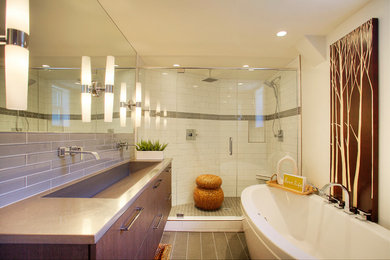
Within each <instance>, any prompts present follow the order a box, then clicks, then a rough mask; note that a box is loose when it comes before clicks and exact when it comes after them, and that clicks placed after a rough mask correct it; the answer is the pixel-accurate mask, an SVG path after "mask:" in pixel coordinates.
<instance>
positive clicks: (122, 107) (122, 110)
mask: <svg viewBox="0 0 390 260" xmlns="http://www.w3.org/2000/svg"><path fill="white" fill-rule="evenodd" d="M126 87H127V86H126V83H125V82H122V84H121V96H120V100H119V101H120V108H119V112H120V121H121V127H125V126H126V114H127V107H126V100H127V96H126V95H127V93H126Z"/></svg>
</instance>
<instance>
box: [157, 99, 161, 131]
mask: <svg viewBox="0 0 390 260" xmlns="http://www.w3.org/2000/svg"><path fill="white" fill-rule="evenodd" d="M160 112H161V108H160V102H157V106H156V129H158V128H160Z"/></svg>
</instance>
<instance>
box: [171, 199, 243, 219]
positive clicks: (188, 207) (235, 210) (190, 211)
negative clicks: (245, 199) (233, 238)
mask: <svg viewBox="0 0 390 260" xmlns="http://www.w3.org/2000/svg"><path fill="white" fill-rule="evenodd" d="M178 213H180V214H184V216H185V217H187V216H242V211H241V202H240V198H239V197H225V199H224V201H223V203H222V206H221V208H219V209H218V210H212V211H209V210H202V209H198V208H197V207H195V205H194V203H188V204H182V205H177V206H174V207H172V209H171V212H170V213H169V216H170V217H176V214H178Z"/></svg>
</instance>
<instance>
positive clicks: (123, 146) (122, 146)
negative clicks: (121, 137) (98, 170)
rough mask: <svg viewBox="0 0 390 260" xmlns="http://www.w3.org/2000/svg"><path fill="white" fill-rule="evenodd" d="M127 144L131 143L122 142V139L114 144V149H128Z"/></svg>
mask: <svg viewBox="0 0 390 260" xmlns="http://www.w3.org/2000/svg"><path fill="white" fill-rule="evenodd" d="M129 146H131V145H129V143H128V142H124V141H119V142H117V143H116V145H115V147H116V149H118V150H123V148H126V150H128V149H129Z"/></svg>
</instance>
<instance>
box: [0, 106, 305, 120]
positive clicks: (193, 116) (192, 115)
mask: <svg viewBox="0 0 390 260" xmlns="http://www.w3.org/2000/svg"><path fill="white" fill-rule="evenodd" d="M149 111H150V116H151V117H155V116H156V115H157V113H156V110H149ZM0 114H3V115H11V116H18V111H16V110H8V109H5V108H2V107H0ZM142 114H143V115H144V114H145V111H144V110H143V111H142ZM162 114H163V112H160V113H159V115H160V116H161V117H166V118H181V119H205V120H247V121H249V120H255V119H262V120H265V121H267V120H272V119H274V117H275V116H276V114H275V113H274V114H271V115H257V116H256V115H217V114H203V113H188V112H175V111H167V112H166V114H167V115H166V116H162ZM299 114H301V108H300V107H296V108H292V109H289V110H285V111H282V112H280V113H279V116H280V118H283V117H290V116H295V115H299ZM19 116H23V117H27V118H37V119H46V120H52V119H53V117H54V118H56V120H81V115H73V114H69V115H54V114H42V113H35V112H29V111H19ZM127 117H131V111H127ZM113 118H119V112H114V114H113ZM103 119H104V114H95V115H91V120H103Z"/></svg>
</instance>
